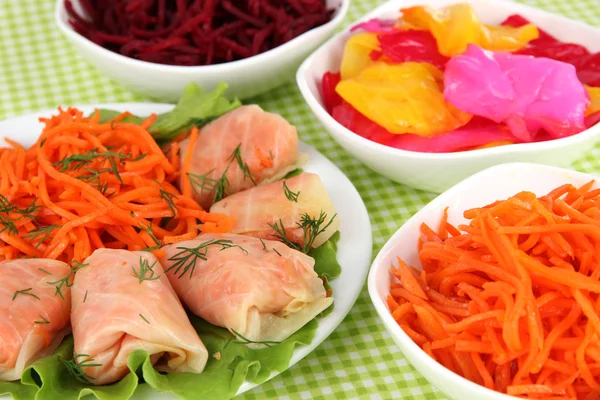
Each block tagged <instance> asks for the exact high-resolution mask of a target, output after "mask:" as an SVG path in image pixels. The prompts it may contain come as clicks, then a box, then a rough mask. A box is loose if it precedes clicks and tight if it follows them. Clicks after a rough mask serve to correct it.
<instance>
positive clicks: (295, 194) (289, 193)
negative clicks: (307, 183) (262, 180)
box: [283, 181, 300, 203]
mask: <svg viewBox="0 0 600 400" xmlns="http://www.w3.org/2000/svg"><path fill="white" fill-rule="evenodd" d="M283 193H284V194H285V197H287V199H288V200H289V201H291V202H293V203H297V202H298V196H300V191H299V190H298V192H293V191H292V190H291V189H290V188H289V187H288V185H287V183H286V181H283Z"/></svg>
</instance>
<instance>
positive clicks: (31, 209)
mask: <svg viewBox="0 0 600 400" xmlns="http://www.w3.org/2000/svg"><path fill="white" fill-rule="evenodd" d="M41 209H42V206H40V205H38V204H37V198H35V199H33V201H32V202H31V203H29V205H28V206H27V207H26V208H24V209H17V210H16V213H17V214H20V215H21V216H22V217H24V218H27V219H32V220H33V219H35V215H34V214H35V213H37V212H38V211H40V210H41Z"/></svg>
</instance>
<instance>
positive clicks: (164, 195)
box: [160, 189, 179, 216]
mask: <svg viewBox="0 0 600 400" xmlns="http://www.w3.org/2000/svg"><path fill="white" fill-rule="evenodd" d="M160 198H161V199H163V200H164V201H166V202H167V205H168V206H169V208H170V209H171V212H172V213H173V216H175V215H177V212H178V211H179V208H177V206H176V205H175V201H174V200H177V195H175V194H173V193H170V192H167V191H166V190H162V189H160Z"/></svg>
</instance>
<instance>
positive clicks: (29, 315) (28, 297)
mask: <svg viewBox="0 0 600 400" xmlns="http://www.w3.org/2000/svg"><path fill="white" fill-rule="evenodd" d="M70 272H71V268H70V267H69V266H68V265H67V264H65V263H63V262H60V261H56V260H47V259H39V258H38V259H21V260H12V261H3V262H1V263H0V380H1V381H14V380H17V379H20V378H21V373H22V372H23V370H24V369H25V368H26V367H27V366H29V365H30V364H31V363H32V362H34V361H35V360H37V359H39V358H42V357H45V356H47V355H49V354H50V353H52V352H53V351H54V350H55V349H56V348H57V347H58V345H59V344H60V342H61V341H62V339H63V338H64V336H65V335H66V334H67V333H68V332H69V313H70V311H71V289H70V288H69V287H68V286H67V285H62V286H60V295H59V294H58V293H57V286H58V285H60V280H61V279H63V278H65V277H68V276H69V274H70Z"/></svg>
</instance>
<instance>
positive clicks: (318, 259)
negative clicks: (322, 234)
mask: <svg viewBox="0 0 600 400" xmlns="http://www.w3.org/2000/svg"><path fill="white" fill-rule="evenodd" d="M339 240H340V232H339V231H337V232H336V233H334V234H333V236H331V238H329V240H328V241H326V242H325V243H323V244H322V245H321V246H319V247H317V248H316V249H311V250H310V251H309V252H308V255H309V256H311V257H312V258H314V259H315V272H316V273H317V274H318V275H319V276H324V277H325V278H327V280H332V279H335V278H337V277H338V276H340V274H341V273H342V267H341V266H340V263H339V262H338V260H337V250H338V248H337V243H338V241H339Z"/></svg>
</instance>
